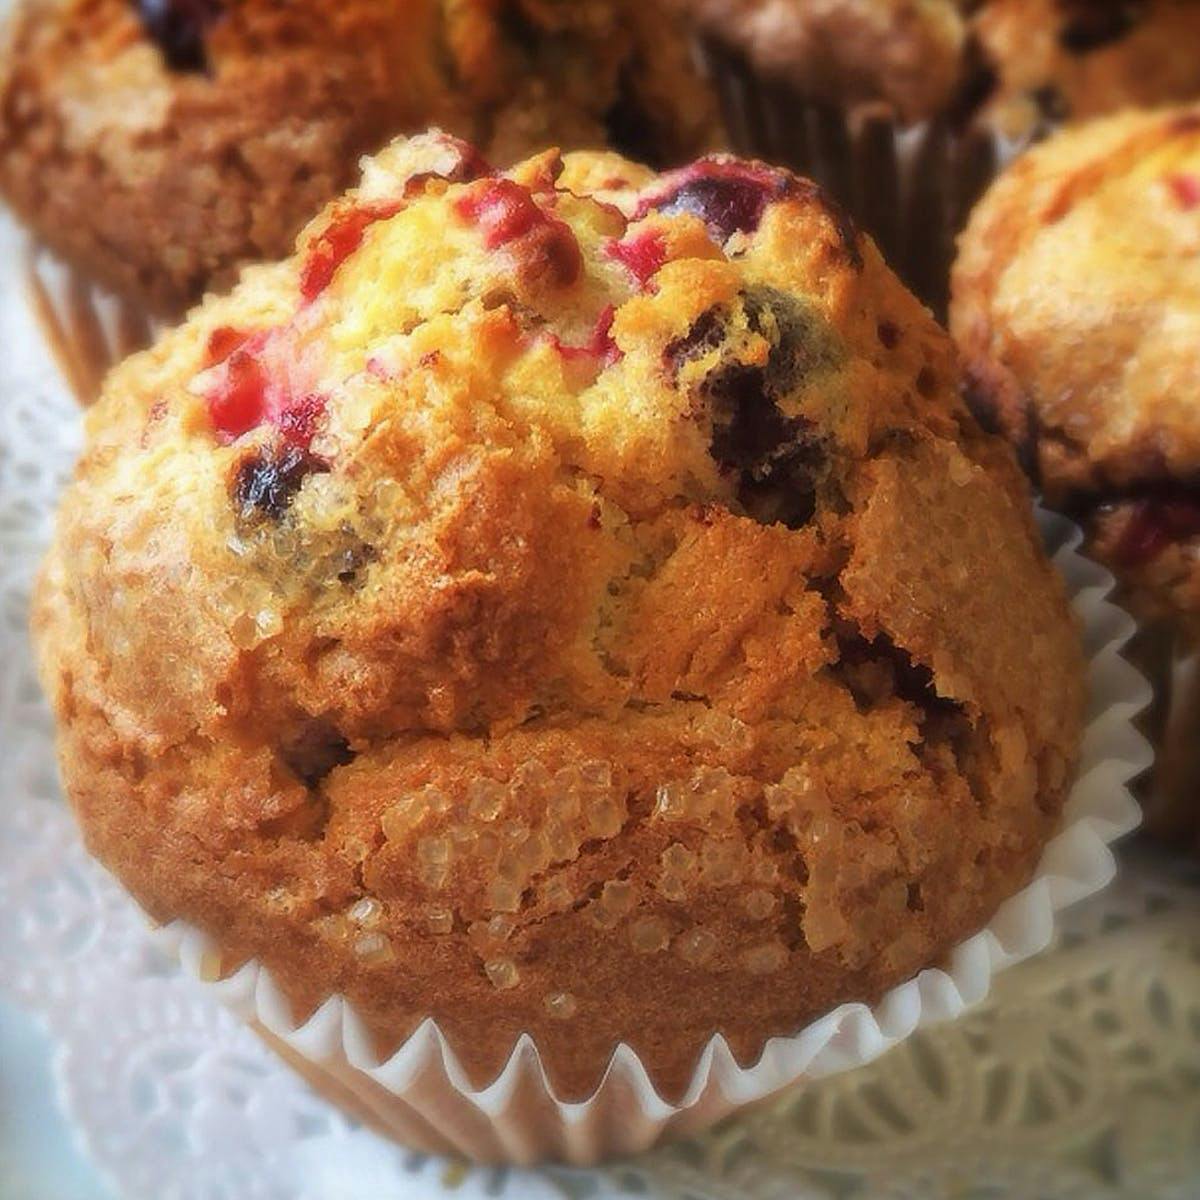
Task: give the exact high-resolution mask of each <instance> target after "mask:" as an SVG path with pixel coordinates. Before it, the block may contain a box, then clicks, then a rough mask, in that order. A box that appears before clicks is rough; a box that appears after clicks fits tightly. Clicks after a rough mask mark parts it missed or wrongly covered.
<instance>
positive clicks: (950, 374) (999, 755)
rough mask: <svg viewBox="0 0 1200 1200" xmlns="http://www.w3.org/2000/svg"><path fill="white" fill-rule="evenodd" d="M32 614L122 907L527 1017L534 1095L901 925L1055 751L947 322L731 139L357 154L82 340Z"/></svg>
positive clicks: (996, 479) (985, 886)
mask: <svg viewBox="0 0 1200 1200" xmlns="http://www.w3.org/2000/svg"><path fill="white" fill-rule="evenodd" d="M368 212H369V213H375V214H388V213H390V215H379V216H377V218H376V219H375V220H373V221H369V222H368V221H366V220H365V218H364V216H363V214H364V213H368ZM356 230H357V231H358V235H359V240H358V241H357V243H356V246H355V245H353V244H352V243H354V236H352V234H353V233H354V231H356ZM347 231H350V232H349V233H348V232H347ZM347 247H350V248H349V249H347ZM343 252H344V253H343ZM339 254H340V255H342V256H341V257H340V258H339V257H338V255H339ZM630 264H633V265H632V266H631V265H630ZM34 623H35V633H36V639H37V643H38V646H39V650H40V654H41V663H42V669H43V676H44V680H45V683H46V687H47V689H48V691H49V693H50V695H51V697H52V698H53V703H54V706H55V709H56V712H57V714H58V718H59V723H60V731H61V750H62V762H63V769H64V775H65V779H66V782H67V787H68V790H69V792H70V794H71V796H72V799H73V802H74V804H75V807H76V810H77V812H78V814H79V817H80V820H81V823H82V825H83V828H84V830H85V834H86V837H87V840H88V843H89V845H90V847H91V848H92V849H93V851H94V852H95V853H96V854H97V856H98V857H100V858H101V859H102V860H103V861H104V862H106V863H107V864H108V865H109V866H110V867H111V868H112V869H113V870H114V871H115V872H116V873H117V874H118V875H119V876H120V877H121V878H122V879H123V880H124V882H125V883H126V885H127V886H128V887H129V888H130V889H131V890H132V891H133V892H134V894H135V895H136V896H137V897H138V898H139V899H140V900H141V902H142V903H143V904H144V905H145V906H146V907H147V908H148V909H149V910H150V911H151V913H153V914H154V915H155V916H156V917H157V918H159V919H162V920H167V919H170V918H173V917H183V918H185V919H186V920H188V921H190V922H193V923H195V924H197V925H200V926H202V927H204V928H206V929H208V930H211V931H213V932H214V933H215V934H216V935H217V936H218V937H219V938H220V940H221V941H222V943H223V945H224V946H225V948H226V952H227V959H228V962H230V963H233V962H236V961H237V960H239V959H242V958H245V957H247V956H258V957H260V958H262V959H263V960H264V961H265V962H266V963H268V964H269V965H270V967H271V969H272V971H273V972H274V973H275V975H276V977H277V978H278V979H279V980H280V982H281V984H282V986H283V987H284V988H285V989H286V991H287V993H288V994H289V995H290V996H291V997H292V999H293V1001H294V1002H295V1004H296V1006H297V1010H298V1011H304V1010H306V1009H308V1008H310V1007H311V1006H313V1005H315V1004H316V1003H318V1002H319V1001H320V1000H322V999H323V998H324V997H326V996H327V995H329V994H330V993H332V992H334V991H342V992H344V993H345V994H346V995H348V996H349V997H350V999H351V1000H352V1002H353V1003H354V1005H355V1007H356V1008H357V1009H358V1010H359V1011H360V1012H361V1013H362V1014H363V1016H364V1018H365V1019H366V1021H367V1022H368V1024H369V1025H370V1027H371V1028H372V1029H373V1031H374V1032H375V1034H376V1035H377V1037H378V1038H379V1041H380V1044H381V1046H382V1047H385V1048H386V1047H390V1046H394V1045H395V1044H396V1043H397V1042H398V1041H399V1040H400V1039H402V1038H403V1037H404V1035H405V1034H406V1033H407V1032H408V1031H409V1030H411V1029H412V1028H413V1027H414V1025H415V1024H416V1023H417V1022H418V1021H419V1020H421V1019H422V1018H424V1017H426V1016H432V1017H434V1018H435V1019H436V1020H437V1021H438V1023H439V1025H440V1026H441V1027H442V1029H443V1030H445V1031H446V1033H447V1035H448V1036H449V1038H450V1040H451V1042H452V1044H453V1045H454V1046H455V1048H456V1050H457V1051H458V1052H459V1053H460V1055H461V1056H462V1058H463V1059H464V1061H465V1063H466V1065H467V1067H468V1069H469V1070H470V1071H471V1072H472V1073H473V1075H474V1077H475V1078H476V1079H477V1080H478V1081H480V1082H483V1081H486V1080H487V1079H489V1078H490V1077H491V1076H492V1075H493V1073H494V1072H495V1071H496V1070H497V1068H498V1067H499V1066H500V1065H501V1063H502V1062H503V1060H504V1058H505V1056H506V1055H507V1053H508V1051H509V1049H510V1048H511V1046H512V1043H513V1040H514V1039H515V1037H516V1036H517V1034H518V1033H520V1032H522V1031H528V1032H530V1033H532V1034H533V1036H534V1038H535V1040H536V1042H537V1045H538V1046H539V1048H540V1049H541V1050H542V1052H543V1054H544V1056H545V1059H546V1062H547V1064H548V1067H549V1070H550V1073H551V1075H552V1077H553V1079H554V1080H555V1082H556V1084H557V1086H558V1087H560V1088H561V1089H562V1090H563V1092H564V1093H565V1094H567V1095H573V1096H578V1095H582V1094H584V1093H585V1092H586V1091H587V1090H588V1089H589V1088H590V1087H592V1086H593V1085H594V1084H595V1082H596V1081H597V1078H598V1076H599V1074H600V1072H601V1071H602V1070H603V1067H604V1065H605V1063H606V1061H607V1059H608V1056H609V1054H610V1053H611V1051H612V1049H613V1047H614V1045H615V1044H616V1042H617V1041H619V1040H625V1041H627V1042H629V1043H630V1044H631V1045H632V1046H633V1047H634V1048H635V1049H636V1050H637V1051H638V1053H639V1054H640V1055H641V1056H642V1057H643V1060H644V1061H645V1063H646V1064H647V1067H648V1068H649V1070H650V1072H651V1075H652V1076H653V1078H654V1079H655V1082H656V1083H657V1084H658V1085H659V1086H660V1087H661V1088H662V1089H663V1090H664V1091H665V1092H666V1093H667V1094H676V1093H678V1091H679V1090H680V1089H681V1088H682V1087H683V1086H684V1084H685V1083H686V1081H687V1079H688V1077H689V1074H690V1071H691V1068H692V1065H693V1063H694V1061H695V1056H696V1054H697V1052H698V1050H699V1049H700V1047H701V1046H702V1044H703V1043H704V1041H705V1040H706V1039H707V1038H708V1037H709V1036H710V1035H711V1034H712V1033H713V1032H715V1031H720V1032H722V1033H724V1034H725V1036H726V1037H727V1038H728V1039H729V1041H730V1043H731V1045H732V1046H733V1048H734V1050H735V1052H736V1053H737V1054H738V1055H739V1056H741V1057H742V1058H743V1059H746V1060H750V1059H753V1058H754V1056H755V1055H756V1054H757V1053H758V1052H759V1050H760V1049H761V1047H762V1044H763V1042H764V1040H765V1039H766V1038H767V1037H769V1036H771V1035H773V1034H781V1033H786V1032H788V1031H791V1030H793V1029H795V1028H797V1027H798V1026H799V1025H800V1024H802V1023H803V1022H804V1021H805V1020H806V1019H808V1018H811V1017H813V1016H815V1015H818V1014H819V1013H820V1012H822V1011H824V1010H826V1009H828V1008H830V1007H831V1006H833V1005H835V1004H836V1003H838V1002H840V1001H842V1000H848V999H870V998H872V997H874V996H876V995H878V994H879V993H880V992H881V991H882V990H883V989H885V988H886V987H888V986H889V985H891V984H893V983H895V982H897V981H898V980H900V979H902V978H905V977H907V976H909V975H911V974H912V973H913V971H914V970H916V969H917V968H919V967H920V966H923V965H925V964H927V963H930V962H932V961H934V960H936V958H937V957H938V955H939V954H940V953H942V952H943V951H944V950H945V949H946V948H947V947H949V946H950V945H952V944H953V943H955V942H956V941H958V940H960V939H961V938H962V937H963V936H964V935H966V934H967V933H969V932H970V931H972V930H974V929H976V928H978V927H979V926H980V925H981V924H982V923H983V922H984V921H985V920H986V919H987V918H988V916H990V914H991V912H992V911H993V910H994V908H995V906H996V905H997V903H998V902H999V901H1000V899H1001V898H1002V897H1004V896H1006V895H1008V894H1009V893H1011V892H1013V891H1014V890H1016V889H1017V888H1018V887H1019V886H1020V885H1021V884H1022V883H1023V881H1024V880H1025V879H1026V878H1027V877H1028V875H1029V873H1030V871H1031V869H1032V867H1033V864H1034V863H1035V861H1036V858H1037V855H1038V851H1039V849H1040V847H1041V845H1042V844H1043V842H1044V841H1045V839H1046V838H1047V836H1048V835H1049V833H1050V832H1051V831H1052V829H1053V826H1054V824H1055V822H1056V819H1057V816H1058V813H1059V810H1060V808H1061V804H1062V802H1063V798H1064V795H1065V791H1066V788H1067V785H1068V782H1069V778H1070V775H1071V772H1072V769H1073V764H1074V761H1075V756H1076V750H1077V742H1078V736H1079V721H1080V708H1081V659H1080V650H1079V647H1078V645H1077V642H1076V634H1075V631H1074V629H1073V626H1072V622H1071V620H1070V617H1069V614H1068V611H1067V608H1066V604H1065V600H1064V596H1063V592H1062V588H1061V586H1060V584H1059V582H1058V580H1057V579H1056V578H1055V577H1054V575H1053V572H1052V571H1051V569H1050V567H1049V566H1048V564H1047V563H1046V561H1045V560H1044V558H1043V556H1042V553H1041V551H1040V548H1039V546H1038V543H1037V539H1036V535H1035V533H1034V530H1033V527H1032V522H1031V519H1030V516H1029V511H1028V500H1027V497H1026V493H1025V488H1024V485H1023V482H1022V481H1021V479H1020V477H1019V474H1018V472H1017V470H1016V468H1015V466H1014V464H1013V462H1012V457H1011V453H1010V452H1009V451H1008V450H1007V448H1006V447H1004V445H1003V444H1002V443H1001V442H1000V441H998V440H997V439H993V438H988V437H986V436H984V435H983V434H982V433H981V432H980V431H979V429H978V427H977V426H976V425H975V424H974V422H973V421H972V419H971V418H970V416H969V415H968V414H967V412H966V411H965V410H964V409H963V408H962V406H961V404H960V401H959V400H958V379H957V369H956V364H955V358H954V355H953V352H952V348H951V345H950V342H949V339H948V338H947V337H946V335H945V334H944V333H942V332H941V331H940V330H939V329H938V327H937V326H936V325H935V324H934V322H933V321H932V319H931V318H930V317H929V316H928V315H927V314H926V313H925V312H924V311H923V310H922V309H921V308H920V307H919V305H918V304H917V303H916V301H915V300H913V298H912V297H911V296H910V295H909V294H908V293H907V292H905V291H904V290H903V289H902V287H901V286H900V285H899V284H898V283H897V281H896V280H895V278H894V276H893V275H892V274H891V273H890V272H889V271H888V270H887V268H886V267H885V266H884V265H883V263H882V261H881V260H880V258H879V256H878V254H877V252H876V250H875V249H874V247H873V245H872V244H871V243H870V242H869V241H868V240H866V239H864V238H860V237H858V236H857V235H856V233H855V232H854V230H853V229H852V228H851V227H850V226H849V225H848V223H847V222H846V221H845V219H844V218H843V217H842V216H841V214H840V213H838V212H837V210H836V209H834V208H833V207H832V206H831V205H830V204H829V202H828V201H826V200H825V199H824V197H823V196H821V194H820V193H819V192H818V191H817V190H816V189H815V188H814V187H813V186H812V185H811V184H808V183H806V182H805V181H802V180H798V179H795V178H794V177H791V176H789V175H787V174H786V173H783V172H779V171H775V170H773V169H771V168H767V167H763V166H761V165H758V164H741V163H737V162H734V161H732V160H725V159H719V160H709V161H707V162H701V163H699V164H697V165H695V166H693V167H690V168H686V169H685V170H683V171H682V172H679V173H676V174H673V175H666V176H655V175H654V174H652V173H651V172H649V171H648V170H646V169H645V168H642V167H637V166H634V165H633V164H631V163H628V162H626V161H625V160H623V159H620V158H618V157H617V156H615V155H611V154H583V155H570V156H567V157H566V159H565V160H564V159H560V158H559V156H558V155H557V154H556V153H553V152H551V153H547V154H545V155H542V156H540V157H538V158H535V159H531V160H529V161H527V162H526V163H524V164H522V165H520V166H519V167H517V168H515V169H514V170H513V171H512V172H510V173H509V175H508V176H507V177H505V178H498V177H495V176H492V175H490V174H486V173H485V169H484V168H483V167H482V166H481V165H480V164H479V163H478V162H477V161H476V160H475V159H474V158H473V156H472V155H471V154H470V153H469V151H468V150H467V149H466V148H464V147H462V146H460V145H457V144H456V143H454V142H453V141H452V140H450V139H447V138H445V137H442V136H439V135H429V136H428V137H425V138H419V139H414V140H413V141H410V142H407V143H405V142H400V143H397V144H395V145H394V146H392V147H391V148H389V149H388V150H387V151H385V152H384V153H383V154H382V155H380V156H379V157H378V158H376V159H375V160H374V161H373V162H371V163H369V164H368V166H367V171H366V177H365V182H364V185H363V187H362V188H361V189H360V190H359V191H358V192H357V193H351V194H350V195H349V196H348V197H346V198H344V199H343V200H341V201H339V202H337V203H336V204H335V205H333V206H332V207H331V208H330V209H328V210H327V211H326V213H324V214H322V215H321V216H320V217H318V218H317V219H316V220H315V221H314V222H313V223H312V224H311V225H310V226H309V228H308V229H307V230H306V232H305V233H304V234H303V235H302V236H301V239H300V244H299V250H298V254H297V256H296V257H295V258H293V259H291V260H289V261H287V262H285V263H282V264H280V265H278V266H273V267H265V268H255V269H252V270H249V271H247V272H246V274H245V276H244V278H243V281H242V282H241V284H240V285H239V286H238V288H237V289H236V290H235V291H234V292H233V293H232V295H230V296H229V297H225V298H220V299H212V300H210V301H208V302H206V304H205V305H204V306H203V307H201V308H199V309H197V310H196V311H195V312H194V313H193V314H192V316H191V317H190V319H189V320H188V321H187V323H186V324H184V325H183V326H181V327H180V328H179V329H177V330H176V331H174V332H173V333H170V334H168V335H167V336H166V337H165V338H164V339H163V340H162V341H161V342H160V343H159V344H158V345H157V346H156V347H154V348H153V349H152V350H150V351H147V352H146V353H143V354H141V355H139V356H136V357H135V358H133V359H131V360H129V361H128V362H127V363H126V364H125V365H123V366H122V367H121V368H119V369H118V370H117V371H116V372H115V373H114V374H113V376H112V377H111V379H110V380H109V383H108V386H107V388H106V390H105V394H104V396H103V398H102V399H101V401H100V402H99V403H98V405H97V406H96V407H95V408H94V409H93V410H92V411H91V413H90V414H89V423H88V441H87V448H86V450H85V452H84V455H83V458H82V460H81V463H80V467H79V471H78V475H77V478H76V481H75V483H74V484H73V486H72V488H71V489H70V491H69V493H68V495H67V497H66V499H65V501H64V505H63V509H62V513H61V519H60V523H59V528H58V533H57V537H56V541H55V545H54V549H53V551H52V553H51V555H50V558H49V560H48V562H47V564H46V567H45V571H44V573H43V576H42V579H41V583H40V586H39V589H38V594H37V601H36V615H35V622H34Z"/></svg>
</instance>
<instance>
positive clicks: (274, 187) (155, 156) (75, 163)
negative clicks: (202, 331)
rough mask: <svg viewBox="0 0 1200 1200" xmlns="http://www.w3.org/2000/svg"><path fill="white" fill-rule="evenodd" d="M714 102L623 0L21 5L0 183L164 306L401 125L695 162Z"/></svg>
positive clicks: (276, 228) (87, 257)
mask: <svg viewBox="0 0 1200 1200" xmlns="http://www.w3.org/2000/svg"><path fill="white" fill-rule="evenodd" d="M713 113H714V108H713V104H712V101H711V100H710V98H709V96H708V94H707V91H706V89H705V86H704V85H703V83H702V82H701V80H700V78H699V76H698V75H697V74H696V72H695V70H694V69H693V67H692V64H691V62H690V60H689V58H688V54H687V46H686V43H685V41H684V39H683V37H682V35H681V34H679V33H678V32H677V31H676V30H675V29H674V28H673V26H672V25H669V24H667V22H666V21H665V20H664V19H663V17H662V15H661V14H660V13H658V12H657V10H656V9H655V8H654V7H653V6H652V5H648V4H639V3H635V2H634V0H587V2H585V3H567V2H566V0H558V2H555V0H511V2H508V3H496V2H495V0H337V2H332V0H304V2H303V3H295V4H287V3H281V2H279V0H138V2H137V3H134V2H131V0H24V2H23V3H22V4H21V5H20V6H19V8H18V10H17V12H16V15H15V16H14V18H13V19H12V21H11V24H10V28H9V30H8V36H7V43H6V46H5V49H4V51H3V54H2V57H0V191H2V192H3V194H4V196H5V197H6V198H7V200H8V202H9V203H10V204H11V205H12V207H13V209H14V210H15V211H16V213H17V214H18V216H19V217H20V218H21V219H22V220H23V221H25V222H26V223H27V224H28V225H29V226H30V227H31V228H32V229H33V231H34V232H35V233H36V234H37V236H38V237H39V238H42V239H44V240H45V241H46V242H47V243H48V244H49V245H50V246H51V247H52V248H54V249H55V250H56V251H58V252H60V253H62V254H63V255H65V256H66V257H67V258H68V259H70V260H71V261H73V262H75V263H76V264H78V265H79V266H81V267H82V268H83V269H84V270H85V271H86V272H87V273H88V274H90V275H92V276H94V277H95V278H97V279H98V280H100V281H101V282H103V283H105V284H107V285H109V286H112V287H114V288H116V289H117V290H119V291H120V292H122V293H125V294H127V295H129V296H132V297H134V298H136V299H137V300H138V301H139V302H143V303H145V304H147V305H149V306H150V307H151V308H153V309H154V310H156V311H160V312H164V311H165V312H172V311H177V310H179V309H180V308H181V307H183V306H185V305H186V304H188V303H190V302H192V301H194V300H195V299H197V298H199V296H200V295H201V294H202V293H203V291H204V290H205V289H206V288H208V287H210V286H215V287H220V286H223V285H225V284H227V283H228V282H230V281H231V280H232V277H233V274H234V271H235V268H236V267H237V266H238V265H239V264H241V263H243V262H247V261H251V260H259V259H273V258H278V257H281V256H282V255H285V254H286V253H288V251H289V250H290V249H291V245H292V242H293V239H294V238H295V235H296V233H297V232H298V230H299V228H300V226H301V225H302V224H303V223H304V222H305V221H307V220H308V219H309V218H311V217H312V216H313V214H314V213H315V212H316V211H317V209H318V208H319V207H320V206H321V205H322V204H324V203H325V202H326V201H327V200H329V199H330V198H332V197H333V196H334V195H335V194H336V193H337V192H339V191H341V190H342V189H343V188H345V187H346V186H348V185H349V184H350V183H351V182H352V181H353V179H354V178H355V177H356V174H357V163H358V159H359V157H360V156H361V155H362V154H364V153H366V152H368V151H370V150H374V149H376V148H378V147H379V146H380V145H382V144H383V143H384V142H385V141H386V140H387V139H388V138H389V137H391V136H392V135H394V134H396V133H398V132H410V131H414V130H417V129H423V128H425V127H426V126H428V125H430V124H440V125H443V126H445V127H446V128H448V129H452V130H454V131H455V132H457V133H459V134H463V135H465V136H467V137H470V138H472V139H474V140H475V142H477V143H478V144H480V145H481V146H482V148H483V150H484V152H485V153H487V154H495V155H497V156H499V158H500V159H502V160H504V161H511V160H512V158H513V157H519V156H521V155H523V154H525V153H528V152H530V151H531V150H533V149H539V148H540V147H541V146H542V145H543V144H547V143H553V142H555V141H558V142H560V143H561V144H563V145H568V146H576V147H589V148H590V147H602V146H604V145H606V144H607V143H608V141H609V140H610V138H611V139H613V140H615V141H616V142H617V143H619V144H621V145H623V146H626V147H628V148H630V149H632V150H635V151H636V152H637V153H638V154H639V155H640V156H642V157H649V158H651V159H658V160H669V159H672V158H687V157H691V156H692V155H693V154H695V153H696V152H697V151H698V150H700V149H702V148H705V146H706V145H707V144H708V142H709V140H710V139H711V138H712V136H713V132H714V128H715V126H714V117H713Z"/></svg>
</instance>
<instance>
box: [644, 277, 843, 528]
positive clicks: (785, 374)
mask: <svg viewBox="0 0 1200 1200" xmlns="http://www.w3.org/2000/svg"><path fill="white" fill-rule="evenodd" d="M742 304H743V306H744V309H745V315H746V322H747V324H748V325H749V326H750V328H751V329H752V330H753V331H754V332H755V333H757V334H759V335H760V336H762V337H763V338H764V339H766V340H767V342H768V343H769V345H770V350H769V352H768V354H767V361H766V363H765V364H764V365H757V364H755V365H751V364H747V363H743V362H739V361H737V360H736V358H735V359H732V360H731V361H722V359H721V357H720V356H718V358H717V360H716V363H715V364H714V366H713V369H712V370H711V371H709V373H708V374H707V375H706V376H705V378H704V379H703V381H702V382H701V384H700V393H701V395H702V396H703V398H704V400H705V402H706V405H707V408H708V411H709V415H710V418H711V421H712V442H711V453H712V456H713V458H714V459H715V460H716V462H717V463H718V464H719V465H720V467H721V468H722V470H724V471H726V472H736V473H737V480H738V499H739V501H740V503H741V504H742V506H743V508H745V510H746V511H747V512H748V513H749V514H750V515H751V516H753V517H754V518H755V519H756V520H759V521H763V522H764V523H768V524H770V523H775V522H781V523H783V524H785V525H788V526H789V527H791V528H798V527H799V526H801V525H803V524H805V523H806V522H807V521H808V520H810V519H811V517H812V514H813V511H814V508H815V504H816V492H817V487H818V485H819V483H820V481H821V478H822V477H823V475H824V473H825V453H824V450H823V448H822V445H821V441H820V438H819V437H818V436H817V435H816V433H815V431H814V430H813V429H812V426H811V425H810V423H809V422H808V421H806V420H805V419H804V418H803V417H799V416H795V417H792V416H787V415H786V414H785V412H784V410H783V408H782V407H781V403H782V402H783V401H784V400H785V399H786V397H787V396H788V395H789V394H790V393H793V392H795V390H796V389H797V388H798V387H799V386H800V385H801V384H802V383H803V382H804V380H805V378H806V377H808V376H809V375H811V374H812V373H813V372H816V371H821V370H825V369H827V368H828V367H829V366H831V365H832V364H833V362H834V361H835V360H836V351H835V350H834V348H833V346H832V345H831V344H830V342H829V335H828V333H827V332H826V331H825V330H823V328H822V326H821V324H820V322H819V320H818V319H817V318H816V317H815V316H814V314H812V313H811V312H810V311H809V310H808V309H807V308H805V306H804V305H803V304H802V303H801V302H800V301H798V300H796V299H795V298H793V297H791V296H788V295H786V294H785V293H783V292H779V291H777V290H776V289H774V288H767V287H760V288H754V289H751V290H750V291H748V292H746V293H745V295H743V297H742ZM729 320H730V314H729V313H728V312H727V311H725V310H723V309H710V310H709V311H708V312H706V313H704V314H703V315H702V316H701V317H700V318H699V319H698V320H697V321H696V323H695V324H694V325H693V326H692V328H691V330H689V332H688V333H687V335H685V337H683V338H680V339H678V340H677V341H675V342H673V343H671V344H670V345H668V346H667V348H666V352H665V362H666V366H667V368H668V370H670V371H671V372H673V374H674V375H676V376H677V375H678V374H679V372H680V370H682V368H683V367H684V365H686V364H687V363H688V362H692V361H696V360H698V359H702V358H704V357H705V356H706V355H708V354H710V353H711V352H712V351H714V350H718V349H720V347H721V346H722V344H723V343H724V341H725V339H726V337H727V328H728V324H729Z"/></svg>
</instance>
